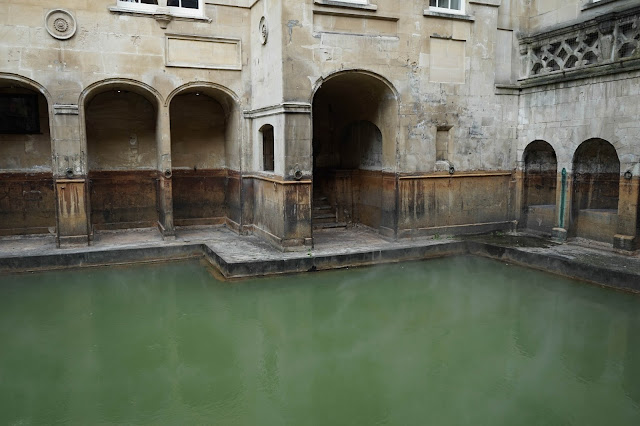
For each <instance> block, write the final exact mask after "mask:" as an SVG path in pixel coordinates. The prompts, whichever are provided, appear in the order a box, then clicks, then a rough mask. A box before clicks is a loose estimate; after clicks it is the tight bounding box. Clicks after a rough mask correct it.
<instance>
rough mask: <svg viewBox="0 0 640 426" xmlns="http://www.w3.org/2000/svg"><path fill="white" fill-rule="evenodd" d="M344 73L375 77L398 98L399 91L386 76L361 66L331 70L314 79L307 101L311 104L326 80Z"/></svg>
mask: <svg viewBox="0 0 640 426" xmlns="http://www.w3.org/2000/svg"><path fill="white" fill-rule="evenodd" d="M345 74H360V75H364V76H369V77H371V78H375V79H376V80H379V81H380V82H381V83H383V84H384V85H386V86H387V87H388V88H389V90H390V91H391V92H392V93H393V96H394V97H395V98H396V99H399V98H400V92H398V90H397V89H396V87H395V86H394V85H393V83H391V81H390V80H389V79H387V78H386V77H384V76H383V75H380V74H378V73H376V72H373V71H369V70H366V69H363V68H351V69H346V70H339V71H334V72H331V73H329V74H327V75H326V76H324V77H320V78H319V79H317V80H316V82H315V83H314V84H313V88H312V90H311V97H310V98H309V103H311V104H313V99H314V98H315V96H316V93H317V92H318V89H320V87H321V86H322V85H323V84H324V83H326V82H327V81H329V80H331V79H333V78H336V77H340V76H343V75H345Z"/></svg>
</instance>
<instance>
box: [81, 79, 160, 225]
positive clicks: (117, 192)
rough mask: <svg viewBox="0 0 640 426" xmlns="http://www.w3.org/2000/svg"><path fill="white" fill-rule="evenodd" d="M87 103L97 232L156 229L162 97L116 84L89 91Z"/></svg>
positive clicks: (87, 137) (85, 97)
mask: <svg viewBox="0 0 640 426" xmlns="http://www.w3.org/2000/svg"><path fill="white" fill-rule="evenodd" d="M82 102H83V103H82V104H81V105H82V106H83V117H84V121H85V140H86V146H87V164H88V177H89V194H90V195H89V197H90V206H91V215H90V217H91V219H90V220H91V224H92V225H93V228H94V229H96V230H100V229H119V228H138V227H153V226H156V223H157V221H158V213H157V209H158V206H157V183H156V179H157V173H158V172H157V168H158V158H157V152H158V151H157V150H158V148H157V134H156V132H157V114H158V106H159V102H160V100H159V99H158V96H157V95H156V93H154V92H153V91H152V90H150V89H148V88H146V87H144V86H141V85H138V84H134V83H130V82H127V81H113V82H108V83H104V84H96V85H95V86H94V87H92V88H91V89H90V90H86V91H85V92H84V93H83V96H82Z"/></svg>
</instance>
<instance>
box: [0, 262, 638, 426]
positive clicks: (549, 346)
mask: <svg viewBox="0 0 640 426" xmlns="http://www.w3.org/2000/svg"><path fill="white" fill-rule="evenodd" d="M0 345H1V346H0V424H2V425H6V424H8V425H29V424H75V425H103V424H104V425H106V424H153V425H158V424H171V425H186V424H211V425H636V426H637V425H640V297H638V296H636V295H631V294H623V293H618V292H615V291H612V290H606V289H601V288H598V287H595V286H590V285H586V284H583V283H576V282H572V281H570V280H566V279H562V278H558V277H555V276H553V275H549V274H545V273H542V272H537V271H532V270H528V269H525V268H521V267H517V266H513V265H506V264H504V263H500V262H495V261H489V260H486V259H479V258H471V257H461V258H452V259H440V260H431V261H425V262H416V263H407V264H397V265H386V266H379V267H373V268H364V269H352V270H341V271H331V272H318V273H313V274H303V275H292V276H286V277H279V278H263V279H258V280H251V281H243V282H233V283H230V282H219V281H216V280H215V278H213V276H212V274H211V273H210V271H209V270H208V269H207V268H206V267H204V266H203V265H202V264H200V263H199V262H198V261H193V262H185V263H169V264H163V265H157V264H156V265H145V266H135V267H127V268H122V267H113V268H100V269H92V270H81V271H66V272H56V273H43V274H30V275H18V276H2V277H0Z"/></svg>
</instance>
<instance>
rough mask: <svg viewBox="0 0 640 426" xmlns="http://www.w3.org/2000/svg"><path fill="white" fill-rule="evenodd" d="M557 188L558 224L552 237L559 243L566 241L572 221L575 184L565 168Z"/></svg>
mask: <svg viewBox="0 0 640 426" xmlns="http://www.w3.org/2000/svg"><path fill="white" fill-rule="evenodd" d="M556 188H557V189H556V223H555V227H554V228H553V230H552V231H551V236H552V237H553V239H555V240H557V241H566V239H567V233H568V230H569V226H570V225H569V224H570V221H571V203H572V202H573V184H572V177H571V174H570V173H569V172H568V171H567V169H566V168H564V167H563V168H562V169H561V170H560V172H559V173H558V183H557V185H556Z"/></svg>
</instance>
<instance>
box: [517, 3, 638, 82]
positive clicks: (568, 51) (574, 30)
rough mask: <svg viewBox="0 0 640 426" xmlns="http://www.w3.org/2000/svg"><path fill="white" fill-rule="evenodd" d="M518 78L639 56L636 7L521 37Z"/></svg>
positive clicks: (604, 63)
mask: <svg viewBox="0 0 640 426" xmlns="http://www.w3.org/2000/svg"><path fill="white" fill-rule="evenodd" d="M520 54H521V58H522V65H523V69H522V79H528V78H534V77H538V76H543V75H553V74H554V73H558V74H563V73H566V72H570V71H573V70H579V69H585V68H589V67H596V66H599V65H607V64H613V63H617V62H623V61H626V60H633V59H640V8H637V7H636V8H633V9H631V10H627V11H625V12H617V13H610V14H607V15H603V16H600V17H598V18H595V19H592V20H590V21H586V22H583V23H580V24H575V25H572V26H569V27H565V28H560V29H554V30H551V31H547V32H542V33H538V34H535V35H532V36H528V37H527V36H525V37H521V39H520Z"/></svg>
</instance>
